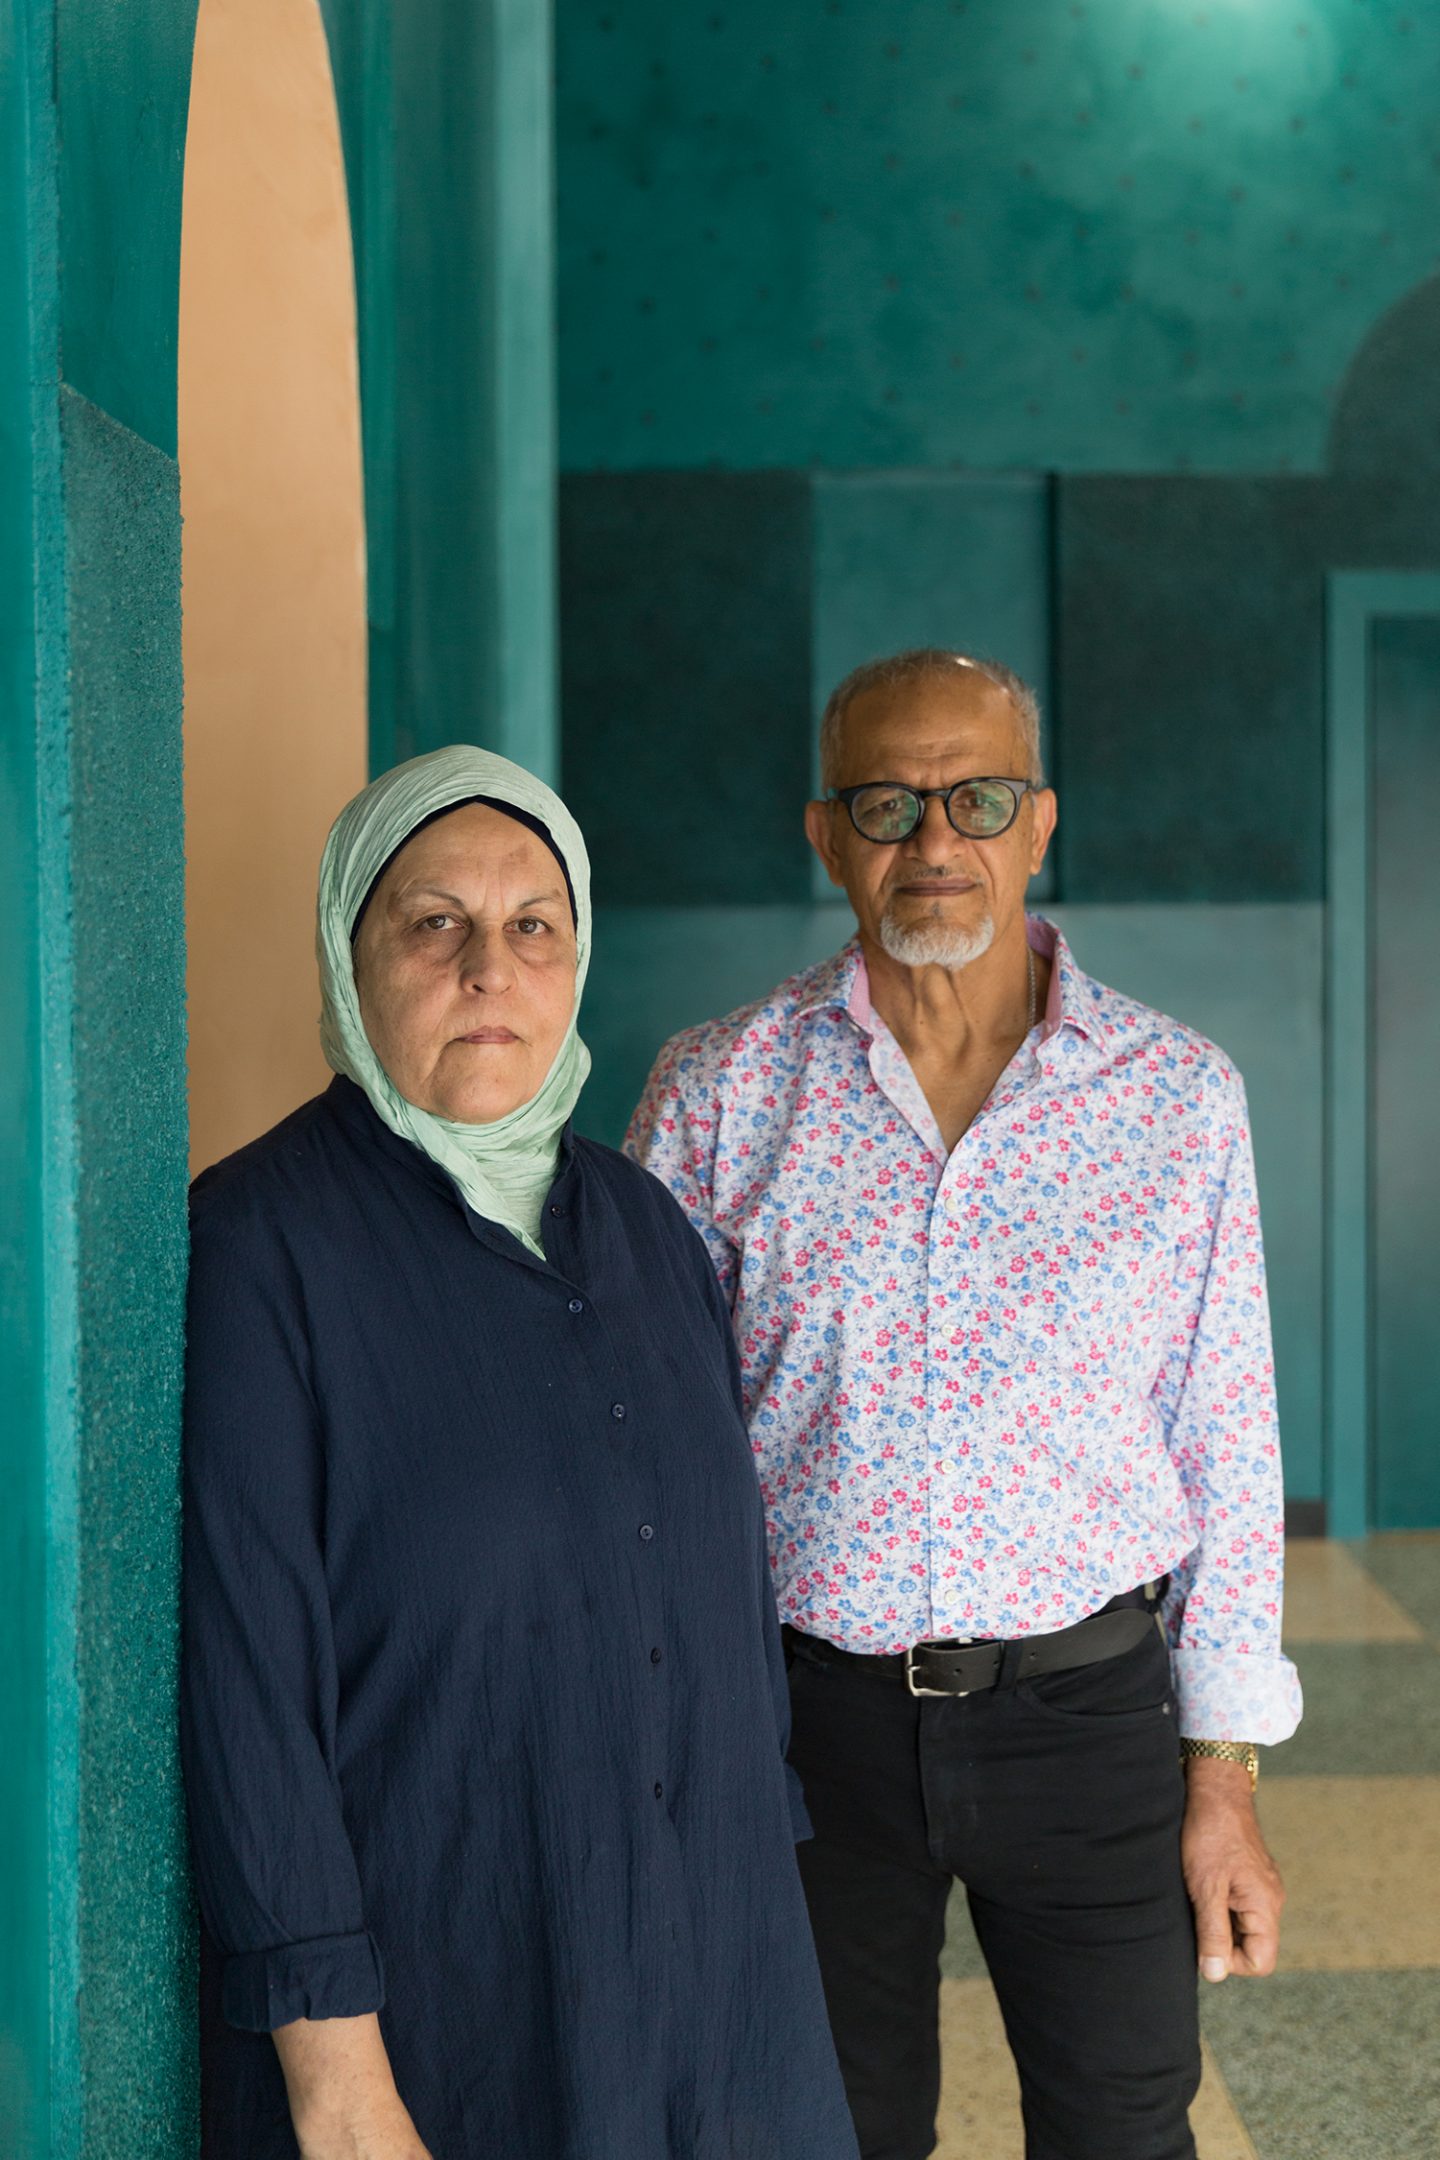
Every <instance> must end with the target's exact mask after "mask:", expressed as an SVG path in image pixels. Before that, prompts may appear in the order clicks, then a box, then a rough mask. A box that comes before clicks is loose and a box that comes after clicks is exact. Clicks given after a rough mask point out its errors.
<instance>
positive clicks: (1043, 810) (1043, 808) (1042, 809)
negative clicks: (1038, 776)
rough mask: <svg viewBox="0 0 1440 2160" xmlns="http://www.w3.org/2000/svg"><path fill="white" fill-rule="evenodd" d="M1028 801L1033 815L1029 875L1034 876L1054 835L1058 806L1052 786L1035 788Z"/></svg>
mask: <svg viewBox="0 0 1440 2160" xmlns="http://www.w3.org/2000/svg"><path fill="white" fill-rule="evenodd" d="M1030 801H1031V805H1032V807H1033V817H1032V820H1031V825H1030V875H1031V877H1034V875H1035V873H1036V871H1037V870H1038V869H1039V868H1040V866H1041V864H1042V863H1043V862H1044V860H1045V857H1046V854H1047V852H1048V850H1049V847H1050V842H1051V840H1052V838H1053V837H1054V833H1055V818H1056V812H1057V810H1058V807H1059V806H1058V804H1057V803H1056V800H1055V790H1054V788H1048V787H1047V788H1037V789H1036V791H1035V793H1034V794H1033V795H1032V796H1031V798H1030Z"/></svg>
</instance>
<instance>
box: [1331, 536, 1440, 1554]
mask: <svg viewBox="0 0 1440 2160" xmlns="http://www.w3.org/2000/svg"><path fill="white" fill-rule="evenodd" d="M1325 613H1326V671H1325V722H1326V752H1327V773H1326V811H1327V827H1328V833H1327V843H1326V846H1327V866H1326V867H1327V873H1328V874H1327V882H1326V903H1327V904H1326V962H1327V966H1326V1002H1325V1067H1326V1071H1325V1079H1326V1105H1325V1117H1326V1208H1325V1238H1326V1270H1325V1273H1326V1284H1325V1332H1326V1341H1325V1382H1326V1385H1325V1466H1326V1488H1327V1490H1326V1497H1327V1500H1328V1503H1329V1510H1328V1520H1329V1528H1330V1532H1331V1535H1332V1536H1334V1537H1342V1538H1347V1537H1363V1536H1364V1534H1365V1532H1366V1530H1368V1528H1369V1527H1370V1520H1371V1494H1372V1488H1373V1451H1372V1447H1371V1431H1370V1423H1371V1420H1370V1406H1371V1386H1370V1352H1371V1341H1370V1337H1371V1322H1372V1302H1373V1300H1372V1290H1371V1275H1372V1264H1371V1206H1370V1193H1371V1174H1370V1171H1371V1165H1370V1152H1371V1151H1370V1032H1371V1030H1370V1017H1371V990H1370V951H1371V907H1370V822H1371V810H1370V803H1371V787H1370V775H1371V742H1370V640H1371V629H1372V625H1373V624H1374V623H1375V622H1376V621H1378V620H1382V619H1385V618H1393V617H1395V616H1430V615H1433V616H1440V572H1430V571H1411V570H1336V571H1332V572H1331V574H1330V576H1329V578H1328V579H1327V581H1326V611H1325ZM1357 804H1358V805H1359V806H1360V809H1359V812H1358V814H1357V809H1356V806H1357Z"/></svg>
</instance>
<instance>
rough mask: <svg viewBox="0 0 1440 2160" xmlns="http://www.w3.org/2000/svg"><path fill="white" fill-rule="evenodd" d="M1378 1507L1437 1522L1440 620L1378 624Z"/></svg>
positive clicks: (1380, 1511)
mask: <svg viewBox="0 0 1440 2160" xmlns="http://www.w3.org/2000/svg"><path fill="white" fill-rule="evenodd" d="M1371 744H1372V754H1373V781H1372V787H1373V806H1374V826H1373V840H1374V845H1373V850H1372V855H1371V863H1372V880H1373V884H1372V909H1373V915H1372V924H1371V952H1372V955H1373V959H1372V966H1373V976H1372V1000H1373V1016H1374V1017H1373V1027H1372V1033H1371V1040H1372V1043H1373V1066H1372V1075H1373V1078H1372V1091H1371V1114H1372V1121H1373V1129H1372V1142H1371V1145H1372V1155H1371V1160H1372V1164H1373V1176H1374V1185H1373V1191H1372V1234H1373V1240H1374V1243H1373V1267H1374V1274H1373V1278H1372V1281H1373V1331H1374V1332H1373V1350H1372V1361H1373V1362H1372V1375H1373V1423H1372V1447H1373V1466H1374V1467H1373V1479H1374V1519H1375V1523H1376V1526H1377V1527H1378V1528H1380V1529H1382V1530H1402V1529H1417V1528H1433V1527H1436V1526H1440V1363H1437V1360H1436V1354H1435V1320H1436V1314H1437V1313H1440V1148H1437V1146H1436V1136H1435V1104H1436V1088H1437V1081H1436V1075H1437V1074H1440V999H1437V997H1436V996H1435V993H1434V987H1433V973H1432V966H1431V958H1430V956H1431V955H1433V954H1434V953H1435V952H1436V951H1437V950H1440V891H1437V887H1436V879H1435V852H1436V835H1437V834H1440V620H1433V619H1426V618H1424V617H1419V618H1414V619H1411V620H1403V619H1401V620H1393V619H1392V620H1390V621H1386V620H1383V619H1382V620H1379V621H1377V622H1376V623H1375V625H1374V628H1373V631H1372V633H1371Z"/></svg>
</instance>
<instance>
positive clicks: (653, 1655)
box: [650, 1650, 665, 1665]
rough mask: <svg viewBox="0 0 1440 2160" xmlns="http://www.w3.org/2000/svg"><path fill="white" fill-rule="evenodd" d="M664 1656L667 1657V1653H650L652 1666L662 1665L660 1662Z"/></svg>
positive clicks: (657, 1651)
mask: <svg viewBox="0 0 1440 2160" xmlns="http://www.w3.org/2000/svg"><path fill="white" fill-rule="evenodd" d="M664 1655H665V1653H664V1651H663V1650H652V1651H651V1652H650V1663H651V1664H652V1665H658V1664H659V1663H660V1660H661V1659H662V1658H663V1657H664Z"/></svg>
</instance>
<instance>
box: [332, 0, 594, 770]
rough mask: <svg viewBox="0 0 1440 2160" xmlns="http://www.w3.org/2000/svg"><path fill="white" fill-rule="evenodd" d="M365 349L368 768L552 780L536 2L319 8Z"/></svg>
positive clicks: (545, 172)
mask: <svg viewBox="0 0 1440 2160" xmlns="http://www.w3.org/2000/svg"><path fill="white" fill-rule="evenodd" d="M322 9H323V13H324V16H325V21H326V26H327V29H328V32H329V37H330V48H331V57H332V63H333V67H334V73H335V85H336V95H337V100H338V103H339V108H340V125H341V132H342V135H343V138H344V144H345V160H346V167H347V171H348V177H349V191H350V214H351V223H352V229H353V234H354V243H355V263H356V304H357V316H358V322H359V338H360V396H361V414H362V430H363V439H364V453H365V514H366V522H367V527H368V568H369V613H370V734H371V761H372V765H373V767H374V769H375V770H377V771H380V770H383V769H384V768H385V767H386V766H387V765H390V764H393V763H394V762H395V761H396V759H398V758H404V757H411V756H413V755H415V753H416V752H417V751H421V750H431V749H434V748H436V747H437V746H438V745H440V744H442V743H448V742H457V741H471V742H479V743H483V744H485V745H487V746H488V747H489V748H492V749H497V750H502V751H504V752H505V753H506V754H507V755H508V756H510V757H514V758H517V759H518V760H519V761H520V762H521V763H522V764H524V765H528V766H529V767H530V768H531V770H532V771H535V772H538V773H540V774H542V775H543V776H544V777H545V778H547V779H554V778H555V776H556V772H557V769H558V756H557V729H556V690H555V683H556V664H555V564H554V558H555V509H554V492H555V423H554V354H553V345H554V334H553V298H552V284H553V256H554V245H553V210H552V192H553V191H552V178H551V167H552V150H551V142H552V128H551V109H552V89H551V68H552V58H551V11H550V6H549V0H430V4H428V5H426V6H424V7H410V8H394V7H392V6H391V5H390V4H389V0H322Z"/></svg>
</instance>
